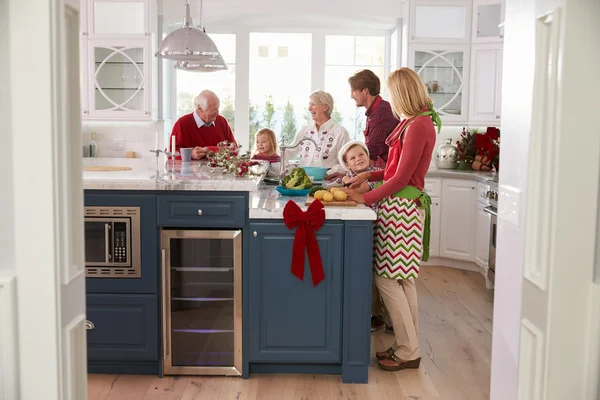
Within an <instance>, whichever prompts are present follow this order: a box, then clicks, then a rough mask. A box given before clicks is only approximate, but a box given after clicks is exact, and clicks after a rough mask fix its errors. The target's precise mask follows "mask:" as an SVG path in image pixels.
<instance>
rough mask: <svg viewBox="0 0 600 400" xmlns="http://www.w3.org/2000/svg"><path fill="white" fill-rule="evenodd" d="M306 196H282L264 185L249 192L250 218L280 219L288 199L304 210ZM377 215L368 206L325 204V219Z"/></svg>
mask: <svg viewBox="0 0 600 400" xmlns="http://www.w3.org/2000/svg"><path fill="white" fill-rule="evenodd" d="M306 199H307V196H282V195H281V194H279V192H277V190H275V187H273V186H265V187H263V188H261V189H260V190H258V191H256V192H252V193H250V219H282V218H283V209H284V207H285V205H286V204H287V202H288V201H290V200H292V201H293V202H295V203H296V204H298V205H299V206H300V208H302V209H303V210H305V211H306V209H307V208H308V206H305V205H304V203H305V202H306ZM376 217H377V215H376V214H375V211H373V210H372V209H371V208H370V207H367V206H365V205H364V204H359V205H357V206H356V207H331V206H330V207H327V206H325V218H326V219H338V220H346V221H357V220H367V221H374V220H375V218H376Z"/></svg>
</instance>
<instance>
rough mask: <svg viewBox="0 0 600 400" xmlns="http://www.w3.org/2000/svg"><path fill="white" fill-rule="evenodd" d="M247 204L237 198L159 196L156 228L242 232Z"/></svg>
mask: <svg viewBox="0 0 600 400" xmlns="http://www.w3.org/2000/svg"><path fill="white" fill-rule="evenodd" d="M247 210H248V201H247V200H246V198H245V197H244V196H242V195H240V196H227V195H224V196H218V195H210V196H159V197H158V224H159V225H160V226H178V227H179V226H193V227H212V228H242V227H244V225H245V219H246V212H247Z"/></svg>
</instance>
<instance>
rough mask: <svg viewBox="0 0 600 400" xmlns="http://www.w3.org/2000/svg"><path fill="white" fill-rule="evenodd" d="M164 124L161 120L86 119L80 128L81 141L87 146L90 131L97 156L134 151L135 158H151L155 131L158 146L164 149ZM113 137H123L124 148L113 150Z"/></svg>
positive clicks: (120, 155)
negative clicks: (96, 146) (93, 134)
mask: <svg viewBox="0 0 600 400" xmlns="http://www.w3.org/2000/svg"><path fill="white" fill-rule="evenodd" d="M164 125H165V124H164V122H163V121H149V122H111V121H102V122H100V121H95V122H90V121H87V122H84V123H83V124H82V128H81V133H82V143H83V145H86V146H89V144H90V140H91V136H92V132H95V133H96V143H97V144H98V154H97V156H98V157H125V156H126V152H128V151H135V156H136V158H153V157H155V155H154V154H153V153H150V150H154V147H155V146H156V131H158V133H159V146H160V148H161V149H164V143H163V132H164V129H165V128H164ZM113 139H125V150H113ZM82 154H83V149H82Z"/></svg>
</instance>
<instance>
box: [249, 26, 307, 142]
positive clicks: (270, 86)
mask: <svg viewBox="0 0 600 400" xmlns="http://www.w3.org/2000/svg"><path fill="white" fill-rule="evenodd" d="M311 46H312V37H311V35H310V34H304V33H303V34H293V33H251V34H250V138H249V140H250V141H249V143H250V147H251V148H252V146H253V145H254V135H255V134H256V131H258V130H259V129H261V128H271V129H273V130H274V131H275V133H276V134H277V136H278V138H280V137H281V135H282V134H283V135H284V137H285V138H286V140H290V139H292V138H293V137H294V135H295V134H296V132H297V131H298V129H300V127H301V126H303V125H304V124H305V118H304V115H305V110H306V108H307V105H308V96H309V95H310V88H311ZM265 48H266V49H267V51H265ZM261 49H262V50H261ZM284 49H285V50H284Z"/></svg>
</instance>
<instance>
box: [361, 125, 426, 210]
mask: <svg viewBox="0 0 600 400" xmlns="http://www.w3.org/2000/svg"><path fill="white" fill-rule="evenodd" d="M409 121H410V120H409V119H405V120H404V121H402V123H400V124H399V125H398V127H397V128H396V129H394V131H393V132H392V133H391V134H390V136H389V138H388V143H389V146H390V150H389V153H388V161H387V165H386V167H385V171H383V170H382V171H373V172H371V179H370V181H373V182H375V181H381V180H383V181H384V183H383V185H381V186H379V187H378V188H377V189H373V190H371V191H370V192H367V193H365V203H367V204H373V203H375V202H377V201H379V200H381V199H383V198H385V197H388V196H391V195H392V194H394V193H396V192H398V191H399V190H401V189H403V188H404V187H405V186H415V187H417V188H418V189H420V190H423V188H424V186H425V174H426V173H427V170H428V169H429V164H430V163H431V156H432V154H433V148H434V147H435V128H434V126H433V122H431V118H430V117H428V116H420V117H416V118H414V122H413V123H412V124H411V125H410V126H409V127H408V128H407V129H406V132H404V135H403V136H404V139H403V140H400V138H399V137H398V136H399V134H400V132H402V129H404V127H405V126H406V124H407V123H408V122H409Z"/></svg>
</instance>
